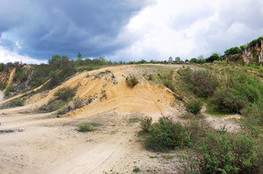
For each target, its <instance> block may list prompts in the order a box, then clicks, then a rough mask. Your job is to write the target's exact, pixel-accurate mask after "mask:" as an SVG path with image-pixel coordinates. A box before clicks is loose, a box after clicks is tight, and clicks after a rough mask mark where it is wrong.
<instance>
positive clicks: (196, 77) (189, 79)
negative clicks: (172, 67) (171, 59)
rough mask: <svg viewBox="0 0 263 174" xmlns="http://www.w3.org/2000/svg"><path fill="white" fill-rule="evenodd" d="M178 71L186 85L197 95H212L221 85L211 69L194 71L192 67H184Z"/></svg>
mask: <svg viewBox="0 0 263 174" xmlns="http://www.w3.org/2000/svg"><path fill="white" fill-rule="evenodd" d="M178 73H179V74H180V77H181V79H182V81H183V83H184V84H185V87H186V88H187V89H189V90H190V91H192V92H193V93H194V94H195V95H196V96H197V97H202V98H207V97H210V96H212V95H213V94H214V92H215V90H216V88H217V87H218V86H219V84H218V82H217V80H216V77H215V76H214V75H213V74H212V73H211V72H209V71H200V70H199V71H192V70H191V69H190V68H184V69H180V70H179V71H178Z"/></svg>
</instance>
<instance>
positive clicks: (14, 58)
mask: <svg viewBox="0 0 263 174" xmlns="http://www.w3.org/2000/svg"><path fill="white" fill-rule="evenodd" d="M7 62H22V63H27V64H41V63H47V61H46V60H37V59H34V58H31V57H29V56H22V55H19V54H18V53H17V52H16V51H11V50H8V49H7V48H5V47H3V46H0V63H7Z"/></svg>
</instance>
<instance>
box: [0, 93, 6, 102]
mask: <svg viewBox="0 0 263 174" xmlns="http://www.w3.org/2000/svg"><path fill="white" fill-rule="evenodd" d="M4 96H5V95H4V93H3V92H2V91H0V101H2V100H3V99H4Z"/></svg>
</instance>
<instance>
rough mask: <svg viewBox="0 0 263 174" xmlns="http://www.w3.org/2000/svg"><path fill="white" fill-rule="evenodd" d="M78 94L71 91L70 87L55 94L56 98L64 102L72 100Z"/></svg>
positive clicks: (73, 90)
mask: <svg viewBox="0 0 263 174" xmlns="http://www.w3.org/2000/svg"><path fill="white" fill-rule="evenodd" d="M75 94H76V91H75V89H71V88H69V87H63V88H60V89H59V90H58V91H57V92H56V93H55V94H54V96H56V97H57V99H58V100H59V99H61V100H64V101H68V100H70V99H72V98H73V97H74V96H75Z"/></svg>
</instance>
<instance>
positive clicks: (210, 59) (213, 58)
mask: <svg viewBox="0 0 263 174" xmlns="http://www.w3.org/2000/svg"><path fill="white" fill-rule="evenodd" d="M219 58H220V57H219V55H218V54H217V53H214V54H212V55H211V56H210V57H208V59H207V60H206V61H207V62H213V61H215V60H219Z"/></svg>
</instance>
